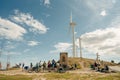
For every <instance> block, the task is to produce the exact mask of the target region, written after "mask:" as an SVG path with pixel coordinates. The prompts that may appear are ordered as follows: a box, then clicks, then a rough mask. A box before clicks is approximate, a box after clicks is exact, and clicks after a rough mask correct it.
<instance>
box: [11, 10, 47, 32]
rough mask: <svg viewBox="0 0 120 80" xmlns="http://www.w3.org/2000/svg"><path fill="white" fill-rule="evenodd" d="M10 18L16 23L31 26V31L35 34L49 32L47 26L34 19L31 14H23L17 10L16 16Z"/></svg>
mask: <svg viewBox="0 0 120 80" xmlns="http://www.w3.org/2000/svg"><path fill="white" fill-rule="evenodd" d="M10 18H11V20H12V21H14V22H16V23H19V24H21V25H27V26H29V27H30V28H29V31H31V32H34V33H39V34H44V33H46V32H47V30H48V28H46V26H45V25H43V24H42V23H41V22H39V21H38V20H36V19H34V18H33V16H32V15H31V14H29V13H22V12H20V11H18V10H15V15H13V16H11V17H10Z"/></svg>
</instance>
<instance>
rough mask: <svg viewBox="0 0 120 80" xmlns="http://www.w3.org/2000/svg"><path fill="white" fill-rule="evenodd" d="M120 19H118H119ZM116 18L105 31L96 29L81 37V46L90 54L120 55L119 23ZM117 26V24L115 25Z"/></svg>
mask: <svg viewBox="0 0 120 80" xmlns="http://www.w3.org/2000/svg"><path fill="white" fill-rule="evenodd" d="M119 19H120V18H119ZM119 19H118V18H116V21H114V23H115V24H114V23H111V24H110V25H109V26H108V28H106V29H98V30H96V31H93V32H89V33H85V34H83V35H82V36H81V38H82V46H83V48H85V49H87V50H88V51H91V52H94V53H96V52H100V53H103V54H119V55H120V50H119V48H120V35H119V34H120V23H119V22H118V20H119ZM116 22H117V23H118V24H117V23H116Z"/></svg>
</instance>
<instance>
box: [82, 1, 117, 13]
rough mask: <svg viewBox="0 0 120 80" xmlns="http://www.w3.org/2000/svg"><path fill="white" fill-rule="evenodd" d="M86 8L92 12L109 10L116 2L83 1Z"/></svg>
mask: <svg viewBox="0 0 120 80" xmlns="http://www.w3.org/2000/svg"><path fill="white" fill-rule="evenodd" d="M84 2H85V3H86V5H87V6H88V8H90V9H91V10H93V11H95V12H96V11H98V10H102V9H105V10H106V9H110V8H112V7H113V6H114V4H115V3H116V0H100V1H99V0H84Z"/></svg>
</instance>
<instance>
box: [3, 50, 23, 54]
mask: <svg viewBox="0 0 120 80" xmlns="http://www.w3.org/2000/svg"><path fill="white" fill-rule="evenodd" d="M3 55H21V53H19V52H12V51H7V52H6V51H5V52H4V53H3Z"/></svg>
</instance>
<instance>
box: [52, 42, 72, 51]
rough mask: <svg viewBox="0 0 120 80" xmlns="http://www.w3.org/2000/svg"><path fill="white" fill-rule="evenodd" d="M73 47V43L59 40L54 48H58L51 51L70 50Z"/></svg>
mask: <svg viewBox="0 0 120 80" xmlns="http://www.w3.org/2000/svg"><path fill="white" fill-rule="evenodd" d="M71 47H72V44H71V43H63V42H59V43H57V44H55V45H54V48H55V49H56V50H52V51H50V53H59V52H66V51H68V50H70V49H71Z"/></svg>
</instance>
